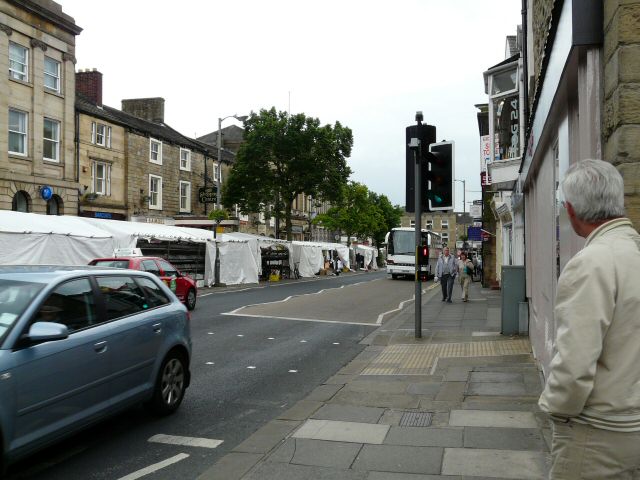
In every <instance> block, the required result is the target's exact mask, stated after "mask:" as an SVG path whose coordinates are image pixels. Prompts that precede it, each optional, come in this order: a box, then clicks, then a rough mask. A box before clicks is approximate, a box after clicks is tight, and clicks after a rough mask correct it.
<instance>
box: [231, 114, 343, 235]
mask: <svg viewBox="0 0 640 480" xmlns="http://www.w3.org/2000/svg"><path fill="white" fill-rule="evenodd" d="M244 139H245V141H244V143H243V144H242V146H241V147H240V150H239V151H238V155H237V157H236V162H235V165H234V167H233V169H232V170H231V173H230V175H229V177H228V178H227V181H226V182H225V185H224V189H223V192H222V202H223V204H224V205H225V206H226V207H230V206H231V205H233V204H238V206H239V207H240V210H241V211H242V212H243V213H250V212H261V211H265V210H267V211H268V214H269V215H270V216H276V217H277V218H283V217H284V218H285V220H286V226H285V229H286V232H287V239H288V240H291V210H292V205H293V201H294V200H295V198H296V196H297V195H299V194H301V193H304V194H306V195H312V196H313V197H314V198H316V199H318V200H320V201H325V200H326V201H329V202H332V203H337V202H339V201H340V195H341V194H342V191H343V188H342V187H343V185H345V184H346V182H347V179H348V178H349V175H350V173H351V169H350V168H349V166H348V165H347V161H346V159H347V158H348V157H349V155H351V148H352V146H353V134H352V132H351V129H349V128H347V127H343V126H342V125H341V124H340V122H336V123H335V125H334V126H331V125H321V124H320V121H319V120H318V119H317V118H311V117H307V116H305V115H304V114H303V113H300V114H296V115H289V114H288V113H287V112H276V109H275V108H271V109H270V110H264V109H263V110H260V112H259V113H257V114H256V113H253V112H252V113H251V116H250V117H249V118H248V119H247V121H246V122H245V133H244ZM269 206H271V207H269Z"/></svg>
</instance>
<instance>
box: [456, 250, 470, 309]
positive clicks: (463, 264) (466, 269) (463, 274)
mask: <svg viewBox="0 0 640 480" xmlns="http://www.w3.org/2000/svg"><path fill="white" fill-rule="evenodd" d="M458 269H459V272H460V285H461V286H462V301H463V302H468V301H469V284H470V283H471V276H472V275H473V262H472V261H471V260H469V259H468V258H467V254H466V253H464V252H462V253H461V254H460V262H459V263H458Z"/></svg>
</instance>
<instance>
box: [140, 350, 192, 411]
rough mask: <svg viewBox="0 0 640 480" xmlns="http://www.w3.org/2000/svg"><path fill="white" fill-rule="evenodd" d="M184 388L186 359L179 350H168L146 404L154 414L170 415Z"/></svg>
mask: <svg viewBox="0 0 640 480" xmlns="http://www.w3.org/2000/svg"><path fill="white" fill-rule="evenodd" d="M186 388H187V363H186V360H185V358H184V356H183V355H182V354H180V353H179V352H169V354H168V355H167V356H166V358H165V359H164V360H163V361H162V365H161V366H160V371H159V372H158V378H157V379H156V384H155V387H154V389H153V397H152V399H151V401H150V402H149V403H148V404H147V405H146V406H147V407H148V408H149V409H150V410H151V411H152V412H153V413H155V414H156V415H160V416H164V415H170V414H172V413H173V412H175V411H176V410H177V409H178V407H179V406H180V404H181V403H182V399H183V398H184V392H185V390H186Z"/></svg>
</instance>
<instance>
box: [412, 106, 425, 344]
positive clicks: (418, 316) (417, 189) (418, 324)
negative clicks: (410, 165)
mask: <svg viewBox="0 0 640 480" xmlns="http://www.w3.org/2000/svg"><path fill="white" fill-rule="evenodd" d="M423 118H424V117H423V116H422V112H416V123H417V128H416V132H419V131H420V127H421V126H422V120H423ZM409 147H410V148H411V150H413V161H414V165H415V170H414V173H415V177H414V182H415V183H414V198H415V203H414V205H415V240H416V242H415V243H416V248H415V252H416V253H415V256H416V274H415V279H414V283H415V294H414V296H415V334H414V336H415V338H422V282H421V281H420V273H419V272H418V268H419V267H418V264H417V256H418V254H417V252H418V248H419V247H420V244H421V243H422V187H423V185H422V182H421V179H422V145H421V144H420V139H419V138H412V139H411V142H410V143H409ZM425 187H426V185H425Z"/></svg>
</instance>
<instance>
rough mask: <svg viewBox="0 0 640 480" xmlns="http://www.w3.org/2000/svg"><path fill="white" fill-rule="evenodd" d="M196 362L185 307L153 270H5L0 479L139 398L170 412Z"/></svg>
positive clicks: (0, 314)
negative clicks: (7, 469)
mask: <svg viewBox="0 0 640 480" xmlns="http://www.w3.org/2000/svg"><path fill="white" fill-rule="evenodd" d="M190 358H191V337H190V326H189V312H188V311H187V309H186V308H185V307H184V305H182V304H181V303H180V302H179V301H178V299H177V298H176V296H175V295H174V294H173V293H172V292H171V291H170V289H169V288H167V286H166V285H165V284H164V283H163V282H162V281H160V280H159V279H158V278H157V277H156V276H154V275H151V274H149V273H145V272H139V271H132V270H116V269H103V268H98V267H89V266H81V267H57V266H0V477H1V476H2V468H3V465H6V464H7V463H10V462H13V461H15V460H16V459H18V458H21V457H24V456H26V455H28V454H30V453H32V452H34V451H35V450H38V449H40V448H43V447H45V446H47V445H49V444H51V443H53V442H56V441H58V440H60V439H61V438H63V437H66V436H68V435H71V434H73V433H74V432H77V431H78V430H80V429H82V428H85V427H87V426H89V425H91V424H93V423H95V422H97V421H100V420H102V419H104V418H105V417H107V416H108V415H111V414H113V413H114V412H117V411H120V410H122V409H125V408H127V407H130V406H133V405H135V404H139V403H143V404H144V405H145V406H147V407H148V408H149V409H151V410H152V411H153V412H155V413H157V414H159V415H168V414H171V413H173V412H174V411H175V410H176V409H177V408H178V407H179V406H180V404H181V402H182V399H183V398H184V394H185V390H186V388H187V387H188V385H189V381H190V371H189V361H190Z"/></svg>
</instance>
